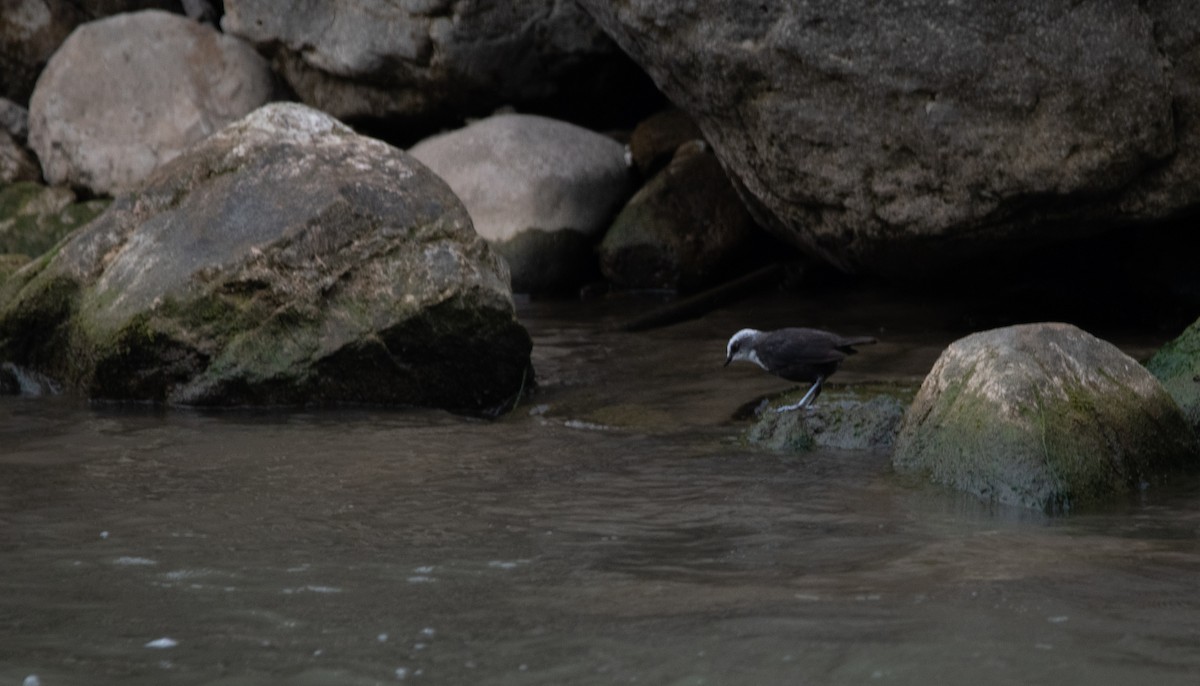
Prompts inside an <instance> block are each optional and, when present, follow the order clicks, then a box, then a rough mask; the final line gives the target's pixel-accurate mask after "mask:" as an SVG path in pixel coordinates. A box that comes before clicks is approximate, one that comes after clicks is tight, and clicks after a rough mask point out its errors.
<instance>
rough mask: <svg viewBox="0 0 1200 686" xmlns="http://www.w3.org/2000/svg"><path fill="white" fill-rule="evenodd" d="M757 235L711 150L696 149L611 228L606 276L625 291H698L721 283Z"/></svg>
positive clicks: (694, 145)
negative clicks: (720, 278) (724, 272)
mask: <svg viewBox="0 0 1200 686" xmlns="http://www.w3.org/2000/svg"><path fill="white" fill-rule="evenodd" d="M755 231H756V227H755V224H754V219H753V218H751V217H750V214H749V213H748V212H747V211H746V207H745V206H744V205H742V201H741V200H740V199H739V198H738V195H737V191H735V190H734V188H733V186H732V185H731V184H730V183H729V178H728V177H727V176H725V172H724V170H722V169H721V163H720V162H718V161H717V158H716V156H715V155H713V154H712V151H711V148H709V147H708V146H707V145H706V144H705V143H704V142H703V141H692V142H691V143H688V144H685V145H682V146H680V147H679V149H678V151H677V152H676V153H675V156H674V157H673V158H672V160H671V163H670V164H668V165H667V166H666V167H665V168H664V169H662V171H660V172H658V173H657V174H656V175H655V176H654V177H653V178H652V179H650V181H648V182H647V183H646V185H644V186H642V188H641V189H640V190H639V191H638V192H637V193H636V194H635V195H634V196H633V197H632V198H630V200H629V202H628V203H626V205H625V207H624V209H622V210H621V212H620V214H618V215H617V218H616V219H614V220H613V224H612V226H611V227H610V228H609V230H608V232H607V233H605V235H604V240H603V241H602V242H601V243H600V247H599V257H600V270H601V271H602V272H603V273H604V275H605V276H606V277H608V279H609V281H611V282H613V283H614V284H616V285H618V286H621V287H625V288H661V289H673V290H681V291H690V290H697V289H699V288H702V287H704V286H708V285H710V284H711V283H713V282H714V281H716V280H717V277H718V276H720V275H721V272H722V269H723V267H725V266H727V265H728V264H729V263H730V261H731V258H734V257H736V256H737V254H738V251H739V248H743V247H745V246H746V245H747V244H748V242H749V240H750V237H751V236H752V235H753V234H754V232H755Z"/></svg>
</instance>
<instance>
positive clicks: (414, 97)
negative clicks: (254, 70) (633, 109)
mask: <svg viewBox="0 0 1200 686" xmlns="http://www.w3.org/2000/svg"><path fill="white" fill-rule="evenodd" d="M221 26H222V27H223V28H224V29H225V31H226V32H228V33H230V34H233V35H236V36H240V37H242V38H244V39H246V40H248V41H250V42H251V43H254V44H255V45H256V46H258V47H259V49H260V50H262V51H263V52H264V53H266V54H268V55H270V56H271V59H272V62H273V64H274V65H275V67H276V69H277V70H278V71H279V73H280V74H282V75H283V77H284V78H285V79H286V80H287V82H288V84H289V85H290V86H291V87H292V88H293V89H294V90H295V92H296V93H297V95H299V97H300V99H301V100H303V101H304V102H306V103H308V104H310V105H312V106H314V107H317V108H319V109H321V110H324V111H326V112H329V113H331V114H333V115H334V116H336V117H339V118H342V119H401V120H409V121H425V122H427V121H429V120H434V119H438V118H444V117H447V116H451V117H452V115H454V114H458V115H459V116H461V115H462V114H474V115H478V114H482V113H486V112H491V111H493V110H495V109H496V107H498V106H501V105H521V104H523V103H528V102H536V101H547V100H550V99H555V100H558V101H563V100H568V99H576V100H579V101H580V102H581V103H584V104H586V103H593V104H595V105H598V106H605V105H606V104H607V103H606V102H605V101H606V100H611V99H612V96H613V95H615V94H618V93H620V92H621V91H620V88H621V84H622V83H623V80H622V79H623V78H624V77H623V76H622V75H623V74H624V72H625V69H626V65H627V64H628V58H626V57H625V56H624V55H623V54H621V52H620V50H618V49H617V48H616V46H615V45H614V44H613V42H612V41H611V40H610V39H609V38H608V37H607V36H606V35H604V32H603V31H601V30H600V29H599V28H598V27H597V26H596V24H595V22H593V21H592V19H591V17H589V16H588V15H587V13H585V12H584V11H583V10H581V9H580V8H579V7H578V5H576V3H575V2H574V1H573V0H508V1H506V2H498V1H496V0H460V1H456V2H450V1H449V0H419V1H417V2H388V1H387V0H359V1H358V2H353V3H345V2H343V3H313V2H307V1H306V0H283V1H280V0H226V2H225V16H224V18H222V20H221Z"/></svg>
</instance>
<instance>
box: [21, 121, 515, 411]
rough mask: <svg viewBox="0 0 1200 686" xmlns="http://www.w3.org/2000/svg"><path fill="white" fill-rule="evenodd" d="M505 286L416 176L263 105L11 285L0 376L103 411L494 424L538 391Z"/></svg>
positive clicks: (490, 258) (377, 146) (430, 178)
mask: <svg viewBox="0 0 1200 686" xmlns="http://www.w3.org/2000/svg"><path fill="white" fill-rule="evenodd" d="M507 277H508V275H507V273H506V272H505V269H504V266H503V263H502V262H500V260H499V259H497V258H496V257H495V256H494V255H493V254H492V253H491V251H490V250H489V249H488V248H487V245H486V244H485V243H484V242H483V241H482V240H480V239H479V238H478V236H476V235H475V233H474V231H472V229H471V222H470V218H469V217H468V215H467V213H466V211H465V210H464V209H463V207H462V205H461V203H460V202H459V201H458V199H457V198H456V197H454V194H453V193H452V192H451V191H450V189H449V188H448V187H447V186H446V185H445V183H443V182H442V181H441V180H440V179H438V178H437V177H436V176H434V175H433V174H432V173H430V172H429V171H428V170H427V169H426V168H425V167H424V166H422V165H421V164H419V163H418V162H416V161H415V160H413V159H412V158H411V157H409V156H408V155H406V154H404V153H403V152H401V151H400V150H397V149H395V148H392V147H391V146H388V145H387V144H385V143H382V142H380V141H377V140H373V139H370V138H366V137H363V136H359V135H357V134H355V133H354V132H353V131H351V130H350V129H348V128H346V127H345V126H343V125H341V124H340V123H338V122H337V121H336V120H334V119H333V118H331V117H329V116H327V115H325V114H322V113H320V112H317V111H315V110H311V109H308V108H306V107H304V106H302V105H295V104H279V105H269V106H267V107H263V108H261V109H259V110H257V111H255V112H254V113H252V114H250V115H249V116H247V117H246V118H244V119H242V120H241V121H239V122H236V123H234V124H232V125H230V126H228V127H226V128H225V129H223V130H222V131H220V132H219V133H217V134H215V135H213V136H211V137H209V138H208V139H206V140H205V141H203V142H202V143H200V144H198V145H196V146H193V147H192V148H190V149H189V150H188V151H187V152H186V153H184V154H183V155H181V156H179V157H177V158H176V159H174V160H172V161H171V162H169V163H167V164H166V165H164V166H162V167H160V168H159V170H158V171H156V172H155V173H154V174H153V175H152V176H151V177H150V178H149V179H147V180H146V182H145V184H144V186H142V187H141V188H140V189H139V190H137V191H135V192H131V193H129V194H126V195H122V196H120V197H118V198H117V199H116V200H115V201H114V203H113V205H112V206H111V207H110V208H109V209H108V210H107V211H106V212H105V213H104V214H102V215H101V216H100V217H98V218H97V219H96V220H95V221H93V222H92V223H91V224H89V225H88V226H87V227H86V228H85V229H83V230H81V231H79V232H77V233H75V234H74V235H73V236H72V237H71V238H70V239H68V240H67V241H66V242H64V243H63V244H62V245H60V246H59V247H58V248H57V249H56V250H55V251H54V252H53V253H52V254H50V255H47V256H46V257H45V258H43V259H42V260H41V261H39V262H38V263H36V264H35V265H33V266H31V267H27V268H25V269H23V270H21V271H19V272H17V273H16V274H15V275H13V276H12V277H10V278H9V280H8V281H7V282H6V283H5V284H4V285H3V286H2V287H0V361H7V362H11V363H13V364H16V365H18V366H19V367H20V368H22V369H27V370H31V371H34V372H42V373H45V374H47V375H48V376H50V377H52V378H55V379H58V380H59V381H61V382H64V384H65V385H67V386H69V387H74V388H77V389H80V390H81V391H83V392H84V393H85V394H87V395H88V396H91V397H97V398H111V399H122V400H125V399H128V400H148V401H155V402H165V403H178V404H193V405H239V404H268V405H273V404H284V405H297V404H323V403H334V402H367V403H389V404H400V405H420V406H432V407H441V408H447V409H450V410H454V411H460V412H466V413H479V414H487V413H490V412H493V411H497V410H500V409H502V408H505V407H507V406H509V404H511V403H512V402H513V401H514V399H515V398H516V397H517V396H518V395H519V393H520V392H521V389H522V388H523V387H524V385H525V384H526V383H527V381H528V380H529V379H528V378H527V377H528V376H529V373H530V369H529V352H530V348H531V344H530V339H529V336H528V334H527V333H526V332H525V330H524V329H523V328H522V327H521V325H520V324H519V323H518V322H517V321H516V319H515V316H514V313H513V305H512V298H511V294H510V292H509V290H508V285H507V281H508V278H507Z"/></svg>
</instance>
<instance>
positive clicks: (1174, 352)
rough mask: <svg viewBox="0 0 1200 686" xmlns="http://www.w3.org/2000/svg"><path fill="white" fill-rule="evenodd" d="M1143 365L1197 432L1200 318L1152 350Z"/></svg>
mask: <svg viewBox="0 0 1200 686" xmlns="http://www.w3.org/2000/svg"><path fill="white" fill-rule="evenodd" d="M1146 368H1147V369H1149V370H1150V372H1151V373H1152V374H1154V376H1155V377H1156V378H1157V379H1158V380H1159V381H1161V382H1162V385H1163V388H1165V389H1167V393H1170V394H1171V397H1172V398H1174V399H1175V402H1176V403H1178V404H1179V407H1180V409H1182V410H1183V414H1184V416H1186V417H1187V420H1188V423H1190V424H1191V425H1192V427H1193V428H1194V429H1196V430H1197V431H1200V320H1197V321H1196V322H1194V323H1193V324H1192V325H1191V326H1189V327H1188V328H1187V329H1186V330H1184V332H1183V333H1181V334H1180V335H1179V337H1178V338H1176V339H1175V340H1173V341H1171V342H1169V343H1167V344H1166V345H1164V346H1163V347H1162V348H1161V349H1160V350H1159V351H1158V352H1156V353H1155V354H1154V357H1151V358H1150V360H1149V361H1148V362H1146Z"/></svg>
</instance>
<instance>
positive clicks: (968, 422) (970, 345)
mask: <svg viewBox="0 0 1200 686" xmlns="http://www.w3.org/2000/svg"><path fill="white" fill-rule="evenodd" d="M892 463H893V465H894V466H895V467H896V469H897V470H899V471H909V472H919V473H924V474H928V475H929V476H930V477H931V478H932V479H933V480H934V481H936V482H938V483H942V484H946V485H949V486H953V487H955V488H958V489H960V490H964V491H967V492H970V493H974V494H976V495H978V496H980V497H982V498H984V499H988V500H995V501H999V502H1003V503H1010V504H1014V505H1022V506H1026V507H1033V508H1041V509H1045V510H1049V511H1065V510H1068V509H1070V508H1073V507H1076V506H1081V505H1091V504H1097V503H1102V502H1104V501H1107V500H1112V499H1113V498H1115V497H1118V496H1119V495H1121V494H1124V493H1127V492H1129V491H1131V490H1133V489H1137V488H1139V487H1141V486H1142V485H1144V484H1146V483H1149V482H1153V481H1156V480H1160V479H1163V478H1166V477H1167V476H1168V475H1169V474H1170V473H1171V472H1173V471H1177V470H1196V469H1198V468H1200V446H1198V445H1197V441H1196V438H1195V436H1194V435H1193V433H1192V430H1191V428H1190V427H1189V426H1188V425H1187V422H1186V421H1185V420H1184V418H1183V415H1182V413H1181V412H1180V411H1179V408H1178V406H1176V404H1175V402H1174V401H1173V400H1171V397H1170V396H1169V395H1167V393H1166V391H1164V390H1163V388H1162V386H1161V385H1160V384H1159V383H1158V381H1157V380H1155V378H1154V377H1153V376H1151V375H1150V373H1149V372H1147V371H1146V370H1145V369H1144V368H1143V367H1142V366H1141V365H1139V364H1138V363H1137V362H1135V361H1134V360H1133V359H1131V358H1130V357H1129V356H1127V355H1125V354H1124V353H1122V352H1121V351H1120V350H1117V348H1116V347H1114V346H1112V345H1111V344H1109V343H1106V342H1104V341H1101V340H1099V339H1097V338H1095V337H1094V336H1092V335H1090V334H1088V333H1086V332H1084V331H1082V330H1080V329H1078V328H1076V327H1074V326H1071V325H1069V324H1027V325H1022V326H1012V327H1007V328H1003V329H995V330H992V331H985V332H982V333H977V334H973V335H971V336H968V337H966V338H963V339H960V340H958V341H955V342H954V343H952V344H951V345H950V347H949V348H947V349H946V351H945V352H944V353H942V355H941V357H940V358H938V361H937V363H936V364H935V365H934V367H933V370H932V371H931V372H930V373H929V376H928V377H926V379H925V382H924V384H922V386H921V390H920V392H918V394H917V397H916V399H915V400H914V401H913V404H912V406H911V407H910V408H909V410H908V413H907V414H906V415H905V418H904V422H903V424H902V426H901V429H900V435H899V437H898V439H897V441H896V450H895V453H894V455H893V458H892Z"/></svg>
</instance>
